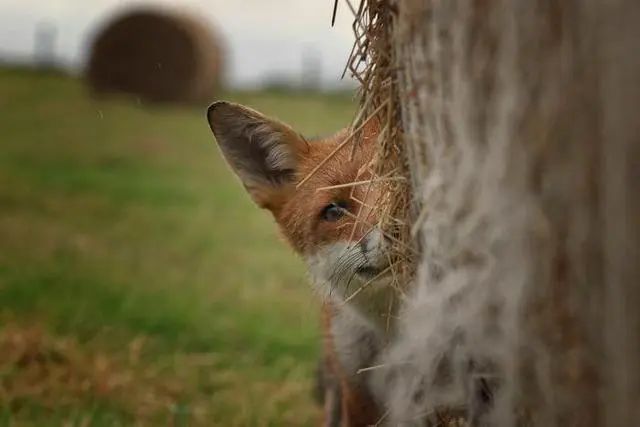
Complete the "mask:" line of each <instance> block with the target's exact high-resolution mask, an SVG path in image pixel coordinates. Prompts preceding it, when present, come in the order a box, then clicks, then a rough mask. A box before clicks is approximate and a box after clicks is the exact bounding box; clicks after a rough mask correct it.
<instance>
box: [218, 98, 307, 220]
mask: <svg viewBox="0 0 640 427" xmlns="http://www.w3.org/2000/svg"><path fill="white" fill-rule="evenodd" d="M207 118H208V120H209V126H211V130H212V131H213V134H214V135H215V137H216V141H218V145H219V146H220V149H221V151H222V154H223V155H224V157H225V159H226V160H227V162H228V163H229V165H230V166H231V168H232V169H233V170H234V172H235V173H236V174H237V175H238V177H240V180H241V181H242V183H243V184H244V186H245V188H246V189H247V191H248V192H249V194H250V195H251V197H252V198H253V200H254V201H255V202H256V203H257V204H258V205H259V206H261V207H263V208H272V207H273V206H272V202H273V198H274V195H276V194H277V192H278V190H279V189H281V188H282V187H283V186H285V185H291V184H293V179H294V176H295V171H296V167H297V163H298V160H299V159H300V156H301V155H303V154H304V152H305V151H306V150H307V143H306V141H305V140H304V139H303V138H302V137H301V136H300V135H299V134H298V133H296V132H295V131H294V130H293V129H291V128H290V127H289V126H287V125H285V124H284V123H281V122H279V121H277V120H273V119H270V118H268V117H266V116H264V115H262V114H260V113H258V112H257V111H255V110H252V109H250V108H247V107H244V106H242V105H239V104H234V103H230V102H224V101H221V102H216V103H214V104H212V105H211V106H210V107H209V110H208V112H207Z"/></svg>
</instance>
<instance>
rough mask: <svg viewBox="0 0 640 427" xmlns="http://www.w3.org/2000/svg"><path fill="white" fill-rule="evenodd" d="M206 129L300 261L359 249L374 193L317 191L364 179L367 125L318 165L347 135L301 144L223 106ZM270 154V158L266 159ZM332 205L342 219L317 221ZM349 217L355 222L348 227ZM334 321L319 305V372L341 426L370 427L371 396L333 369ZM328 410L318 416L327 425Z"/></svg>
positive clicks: (269, 123)
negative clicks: (325, 249) (343, 248)
mask: <svg viewBox="0 0 640 427" xmlns="http://www.w3.org/2000/svg"><path fill="white" fill-rule="evenodd" d="M209 121H210V124H211V127H212V130H213V131H214V133H215V134H216V138H217V139H218V143H219V145H220V146H221V149H222V151H223V154H224V155H225V157H226V158H227V160H228V161H229V163H230V165H231V166H232V168H233V169H234V170H235V171H236V173H237V174H238V175H239V176H240V178H241V179H242V181H243V183H244V185H245V187H246V188H247V190H248V191H249V193H250V194H251V196H252V198H253V199H254V201H255V202H256V203H257V204H258V205H259V206H261V207H263V208H266V209H268V210H270V211H271V213H272V214H273V216H274V218H275V220H276V222H277V224H278V226H279V228H280V230H281V232H282V234H283V235H284V236H285V238H286V240H287V241H288V242H289V244H290V245H291V246H292V247H293V249H294V250H295V251H296V252H298V253H299V254H300V255H302V256H308V255H313V253H314V251H315V250H316V249H317V248H319V247H322V246H323V245H325V244H328V243H332V242H347V241H352V242H359V241H360V240H361V239H362V238H363V237H364V236H365V235H366V233H368V232H369V230H370V229H371V227H372V226H373V225H375V223H376V218H375V211H374V210H373V209H372V207H373V206H375V205H376V204H377V203H378V202H379V201H378V198H379V196H380V194H379V191H378V190H377V189H376V188H375V187H374V186H369V185H360V186H349V187H344V188H334V189H328V190H322V188H324V187H329V186H335V185H343V184H348V183H352V182H355V181H363V180H367V179H369V178H371V172H370V166H371V162H372V160H373V157H374V154H375V151H376V150H375V139H376V138H377V134H378V126H377V125H376V124H375V123H371V124H369V125H368V126H366V127H365V128H364V129H363V130H362V131H361V132H360V134H359V135H357V136H356V137H355V138H354V141H353V144H355V146H352V144H348V145H347V146H346V147H344V148H343V149H342V150H340V151H338V152H337V153H335V154H334V155H333V156H332V157H331V158H329V159H328V160H326V159H327V157H328V156H329V155H330V153H332V152H333V151H334V150H335V149H336V147H338V145H339V144H340V143H341V142H343V141H344V140H345V138H347V137H348V136H349V133H348V131H346V130H343V131H340V132H338V133H337V134H336V135H334V136H332V137H330V138H326V139H321V140H316V141H311V142H307V141H306V140H305V139H304V138H302V137H301V136H299V135H298V134H297V133H295V132H294V131H293V130H292V129H291V128H289V127H288V126H286V125H284V124H282V123H280V122H277V121H273V120H271V119H268V118H266V117H264V116H262V115H261V114H260V113H258V112H256V111H254V110H251V109H248V108H246V107H242V106H239V105H237V104H230V103H224V102H222V103H217V104H214V105H212V106H211V107H210V109H209ZM256 135H257V136H256ZM274 135H275V136H274ZM272 137H273V138H272ZM260 138H262V139H260ZM274 146H276V148H275V149H274V148H273V147H274ZM270 149H271V150H272V152H271V154H272V156H271V157H269V154H268V150H270ZM265 153H267V154H265ZM273 153H275V154H273ZM278 156H279V157H278ZM274 158H276V159H275V160H274ZM325 160H326V162H325ZM269 162H271V163H269ZM279 162H280V163H279ZM289 162H290V163H291V164H295V168H291V173H292V174H293V176H292V177H289V176H288V175H287V174H288V173H289V167H288V166H287V165H288V164H289ZM321 162H325V163H324V164H323V165H322V167H321V168H320V169H319V170H317V171H316V172H315V173H314V174H313V175H312V176H310V177H309V178H308V179H307V180H305V182H304V183H303V184H302V185H300V186H297V185H296V184H297V183H298V182H301V181H302V180H303V179H304V178H306V177H307V176H308V175H309V174H310V173H311V172H312V171H313V170H314V169H315V168H316V167H317V166H318V164H320V163H321ZM282 165H285V166H282ZM260 174H262V175H260ZM279 174H280V175H279ZM282 176H286V179H284V178H281V177H282ZM370 187H371V188H370ZM336 201H340V202H341V203H345V204H346V209H347V211H348V214H345V215H344V216H342V217H341V218H339V219H338V220H336V221H323V220H322V218H321V213H322V211H323V209H324V208H325V207H326V206H327V205H329V204H330V203H332V202H336ZM355 217H358V221H357V223H356V224H354V223H355V220H354V218H355ZM336 313H337V311H336V306H335V305H334V303H333V302H330V301H325V302H324V303H323V307H322V329H323V348H324V359H323V364H324V369H325V370H326V372H327V373H328V374H329V375H330V376H331V377H332V378H335V379H336V380H337V383H338V386H339V389H340V396H341V410H342V416H341V425H342V426H344V427H359V426H367V425H371V424H375V423H376V422H377V420H378V419H379V416H380V411H379V410H378V408H377V407H376V405H375V402H374V400H373V398H372V396H371V395H370V393H369V391H368V390H367V389H366V387H365V386H364V385H363V384H362V383H357V382H356V381H355V380H354V378H353V375H354V373H353V372H346V370H345V369H344V368H343V367H342V366H341V364H340V361H339V357H338V355H337V350H336V343H335V339H334V336H333V334H332V325H333V323H334V320H335V318H336ZM330 410H331V408H326V409H325V415H326V416H327V417H328V416H329V414H328V411H330Z"/></svg>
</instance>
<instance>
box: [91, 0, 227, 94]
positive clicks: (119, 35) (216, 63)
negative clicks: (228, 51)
mask: <svg viewBox="0 0 640 427" xmlns="http://www.w3.org/2000/svg"><path fill="white" fill-rule="evenodd" d="M221 49H222V48H221V45H220V41H219V39H218V38H216V36H215V35H214V33H213V32H212V29H210V28H209V27H207V25H206V24H205V23H204V22H200V21H199V20H197V19H195V18H193V17H188V16H186V15H184V14H172V13H170V12H167V11H162V10H151V9H149V10H146V9H140V10H133V11H129V12H126V13H123V14H122V15H120V16H118V17H116V18H115V19H113V20H112V21H111V22H109V23H108V24H106V25H105V26H104V28H102V29H101V30H100V31H98V33H97V35H96V36H95V38H94V40H93V44H92V46H91V51H90V58H89V62H88V66H87V69H86V80H87V83H88V85H89V87H90V88H91V89H92V90H93V91H94V92H95V93H98V94H104V93H125V94H131V95H134V96H137V97H139V98H140V99H141V100H142V101H145V102H151V103H157V102H173V103H207V102H209V101H210V100H211V99H212V98H213V96H214V93H215V91H216V89H217V88H218V86H219V85H220V83H221V78H222V71H223V52H222V50H221Z"/></svg>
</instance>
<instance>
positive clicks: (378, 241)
mask: <svg viewBox="0 0 640 427" xmlns="http://www.w3.org/2000/svg"><path fill="white" fill-rule="evenodd" d="M358 246H359V247H360V251H361V252H362V257H363V259H364V262H365V264H364V265H363V266H362V267H360V268H359V273H360V274H361V275H363V276H375V275H378V274H380V273H382V272H383V271H384V269H385V268H387V267H388V266H389V257H388V254H387V251H388V250H389V239H388V238H387V237H385V235H384V233H383V232H382V231H381V230H380V229H379V228H378V227H375V228H373V229H371V231H370V232H369V233H367V234H366V235H365V236H364V238H362V239H361V240H360V242H359V243H358Z"/></svg>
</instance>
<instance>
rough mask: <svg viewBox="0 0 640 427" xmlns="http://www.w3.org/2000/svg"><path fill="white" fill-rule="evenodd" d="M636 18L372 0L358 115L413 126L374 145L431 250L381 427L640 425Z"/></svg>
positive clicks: (387, 365)
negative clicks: (454, 415)
mask: <svg viewBox="0 0 640 427" xmlns="http://www.w3.org/2000/svg"><path fill="white" fill-rule="evenodd" d="M638 22H640V4H639V3H638V2H635V1H632V0H613V1H607V2H590V3H588V4H583V3H581V2H553V1H544V0H531V1H520V2H508V1H495V2H482V1H458V0H451V1H445V2H443V1H435V0H433V1H432V0H396V1H385V0H363V2H361V7H360V10H359V11H357V18H356V23H355V25H354V28H355V29H356V35H357V41H356V44H355V46H354V55H353V57H352V62H351V65H352V66H351V69H352V71H353V72H354V74H355V75H356V76H357V77H358V78H359V79H360V81H361V83H362V91H361V93H362V94H363V97H362V112H361V114H360V116H367V115H368V114H373V113H375V114H380V113H381V112H384V114H381V115H380V120H383V123H384V125H383V126H386V127H388V128H389V129H395V128H400V129H402V131H403V132H402V133H403V137H398V135H397V134H394V133H393V132H390V133H387V134H385V135H383V138H382V139H383V140H382V141H381V153H382V154H384V153H385V152H388V151H389V150H394V149H395V150H396V151H398V152H401V153H403V154H404V156H405V158H406V161H407V163H408V168H407V169H404V170H406V172H407V178H408V179H409V180H410V182H411V183H412V201H413V204H414V206H415V211H414V212H415V214H413V215H410V216H411V217H412V229H413V231H414V233H413V235H415V237H416V239H417V242H415V246H417V247H418V248H419V249H420V253H419V255H418V257H417V270H418V272H417V276H416V277H415V279H414V282H413V284H412V288H411V289H409V290H407V292H408V294H409V295H410V297H409V298H407V299H405V304H404V306H403V309H402V310H401V320H400V322H399V332H398V336H397V337H396V339H395V341H394V343H393V344H392V345H391V348H390V350H389V354H388V355H387V357H386V360H385V361H384V363H381V366H384V369H380V371H381V374H382V376H383V378H382V379H381V381H388V382H387V384H386V386H385V387H384V390H386V393H385V394H384V396H382V399H383V400H384V401H385V402H386V404H387V409H388V410H389V416H388V418H387V420H388V421H389V424H390V425H414V424H415V425H423V424H422V421H421V420H423V419H424V418H425V416H426V415H427V414H428V415H429V417H431V418H434V420H433V422H432V424H430V425H447V421H446V420H444V421H443V417H442V416H441V414H442V413H443V411H444V412H447V410H451V409H452V408H454V409H456V408H463V410H464V412H465V413H466V417H467V420H468V422H469V423H470V424H471V425H494V426H511V425H530V426H552V425H580V426H604V425H608V426H627V425H636V424H637V420H638V419H639V418H640V409H639V408H640V406H639V405H638V403H639V402H640V364H639V363H638V361H639V360H640V311H639V310H637V307H638V306H639V305H640V286H638V283H640V262H638V261H639V260H640V180H639V178H638V177H639V175H638V170H639V169H638V165H639V164H640V127H639V126H638V123H639V122H638V120H637V117H636V115H637V113H636V112H637V111H638V109H640V81H639V80H640V60H639V59H638V58H639V57H638V55H637V54H636V51H637V40H639V39H640V26H639V25H638ZM394 106H397V108H394ZM401 166H402V165H401V164H399V165H395V166H392V168H399V169H400V170H403V169H402V167H401ZM404 236H405V237H404V238H405V239H406V238H409V239H410V237H406V236H407V235H406V234H405V235H404ZM405 243H406V244H407V245H412V242H411V240H407V241H405ZM389 371H391V375H389ZM445 418H446V417H445ZM456 422H457V421H456Z"/></svg>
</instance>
